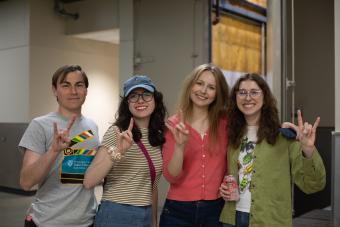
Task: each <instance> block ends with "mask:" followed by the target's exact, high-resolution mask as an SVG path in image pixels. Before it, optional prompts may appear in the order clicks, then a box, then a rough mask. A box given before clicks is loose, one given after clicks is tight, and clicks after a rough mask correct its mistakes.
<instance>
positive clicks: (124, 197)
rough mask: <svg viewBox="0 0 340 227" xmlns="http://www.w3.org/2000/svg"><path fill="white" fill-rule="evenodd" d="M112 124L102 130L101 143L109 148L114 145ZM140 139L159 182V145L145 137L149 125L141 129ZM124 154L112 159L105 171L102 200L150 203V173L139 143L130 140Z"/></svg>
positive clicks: (142, 204)
mask: <svg viewBox="0 0 340 227" xmlns="http://www.w3.org/2000/svg"><path fill="white" fill-rule="evenodd" d="M114 127H116V126H111V127H110V128H109V129H108V130H107V131H106V133H105V135H104V137H103V141H102V143H101V146H104V147H106V148H110V147H112V146H116V134H115V132H114V130H113V129H114ZM140 130H141V133H142V138H141V142H142V143H143V144H144V146H145V148H146V150H147V151H148V153H149V156H150V158H151V159H152V162H153V164H154V166H155V170H156V179H155V183H154V186H156V185H158V182H159V178H160V176H161V173H162V155H161V150H160V147H159V146H158V147H153V146H151V145H150V143H149V140H148V129H145V128H142V129H140ZM124 156H125V158H123V159H122V160H120V161H119V162H117V163H115V164H114V165H113V166H112V168H111V170H110V172H109V173H108V175H107V176H106V184H105V186H104V191H103V197H102V200H108V201H112V202H116V203H122V204H129V205H133V206H147V205H151V204H152V192H151V177H150V170H149V165H148V162H147V159H146V158H145V156H144V154H143V152H142V150H141V149H140V148H139V147H138V145H137V144H136V143H135V142H133V144H132V146H131V147H130V149H129V150H127V151H126V152H125V153H124Z"/></svg>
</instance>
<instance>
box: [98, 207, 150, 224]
mask: <svg viewBox="0 0 340 227" xmlns="http://www.w3.org/2000/svg"><path fill="white" fill-rule="evenodd" d="M132 226H133V227H150V226H151V206H132V205H126V204H120V203H114V202H110V201H102V202H101V204H100V206H99V209H98V212H97V214H96V217H95V219H94V227H132Z"/></svg>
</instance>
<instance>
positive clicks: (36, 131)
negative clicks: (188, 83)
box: [19, 113, 99, 227]
mask: <svg viewBox="0 0 340 227" xmlns="http://www.w3.org/2000/svg"><path fill="white" fill-rule="evenodd" d="M53 122H56V123H57V125H58V128H61V129H65V128H66V127H67V123H68V119H66V118H64V117H63V116H61V115H60V114H58V113H49V114H47V115H44V116H41V117H37V118H35V119H33V120H32V122H31V123H30V124H29V126H28V128H27V129H26V131H25V133H24V135H23V137H22V138H21V141H20V143H19V149H20V150H22V151H24V150H26V149H29V150H32V151H34V152H36V153H38V154H44V153H45V152H46V151H47V150H48V149H49V147H50V146H51V143H52V140H53ZM70 138H71V144H70V147H69V148H67V149H65V150H64V151H61V152H60V154H59V155H58V157H57V159H56V161H55V163H54V165H53V166H52V167H51V170H50V172H49V173H48V175H47V176H46V178H45V179H44V180H43V182H42V183H41V184H40V185H39V188H38V191H37V193H36V196H35V199H34V200H33V202H32V204H31V207H30V208H29V209H28V214H30V215H31V216H32V218H33V221H34V222H35V223H36V224H37V225H38V226H44V227H45V226H46V227H57V226H58V227H61V226H63V227H83V226H84V227H85V226H86V227H88V226H90V225H91V224H92V223H93V218H94V215H95V212H96V207H97V203H96V199H95V196H94V190H93V189H90V190H87V189H85V188H84V187H83V184H82V183H83V178H84V173H85V171H86V169H87V167H88V166H89V164H90V163H91V161H92V159H93V158H94V154H95V153H96V149H97V147H98V144H99V139H98V127H97V125H96V124H95V123H94V122H93V121H92V120H90V119H88V118H85V117H83V116H81V117H80V118H78V119H77V120H76V121H75V122H74V124H73V126H72V128H71V130H70Z"/></svg>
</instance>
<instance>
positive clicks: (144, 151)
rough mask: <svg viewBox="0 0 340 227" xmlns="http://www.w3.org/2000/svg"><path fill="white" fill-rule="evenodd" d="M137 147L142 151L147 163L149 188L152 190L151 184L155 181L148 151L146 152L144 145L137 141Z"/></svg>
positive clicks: (154, 171)
mask: <svg viewBox="0 0 340 227" xmlns="http://www.w3.org/2000/svg"><path fill="white" fill-rule="evenodd" d="M137 145H138V147H139V148H140V149H141V150H142V152H143V154H144V156H145V158H146V160H147V161H148V165H149V170H150V177H151V188H153V184H154V182H155V179H156V170H155V166H154V165H153V162H152V160H151V158H150V155H149V153H148V151H147V150H146V148H145V146H144V144H143V143H142V142H141V141H140V140H139V141H138V142H137Z"/></svg>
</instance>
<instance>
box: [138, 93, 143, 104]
mask: <svg viewBox="0 0 340 227" xmlns="http://www.w3.org/2000/svg"><path fill="white" fill-rule="evenodd" d="M137 102H138V103H143V102H144V99H143V95H142V94H139V95H138V99H137Z"/></svg>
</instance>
